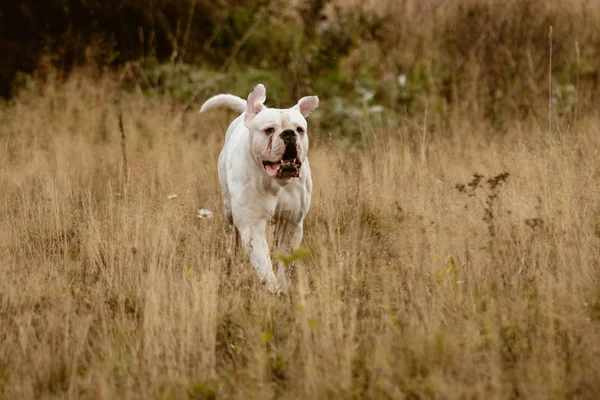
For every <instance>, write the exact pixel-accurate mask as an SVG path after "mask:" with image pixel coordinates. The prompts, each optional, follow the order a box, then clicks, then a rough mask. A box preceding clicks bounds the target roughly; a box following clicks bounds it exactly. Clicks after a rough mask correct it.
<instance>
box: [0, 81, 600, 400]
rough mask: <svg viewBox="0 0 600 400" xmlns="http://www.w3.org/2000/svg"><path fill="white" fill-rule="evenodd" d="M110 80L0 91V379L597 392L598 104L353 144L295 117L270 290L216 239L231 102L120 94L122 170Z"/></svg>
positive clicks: (11, 389)
mask: <svg viewBox="0 0 600 400" xmlns="http://www.w3.org/2000/svg"><path fill="white" fill-rule="evenodd" d="M114 95H115V83H114V82H113V81H111V80H110V79H95V80H91V79H86V78H81V77H77V76H75V77H73V78H72V79H70V80H69V81H68V82H67V83H66V84H65V85H60V86H52V85H49V86H47V87H46V88H45V89H44V90H42V91H41V94H40V95H34V94H24V95H21V96H20V97H18V98H17V99H16V100H15V102H14V103H13V104H11V105H9V106H6V107H4V108H3V109H2V111H1V113H2V114H0V118H2V119H3V121H2V127H1V128H0V136H1V141H0V144H1V146H0V149H2V151H1V157H0V165H1V168H2V169H1V175H0V202H1V205H2V206H1V208H0V237H1V238H2V239H1V243H0V246H1V247H0V251H1V255H2V257H1V259H2V266H1V268H0V321H1V326H0V397H2V398H11V399H16V398H22V399H25V398H80V397H84V398H106V399H115V398H144V399H147V398H195V399H199V398H205V399H210V398H244V399H250V398H273V397H276V398H351V397H365V398H403V397H406V398H448V399H451V398H509V397H513V398H517V397H521V398H598V397H600V383H598V380H597V378H598V376H600V363H599V362H598V357H599V356H600V292H599V287H600V286H599V284H600V272H599V271H600V269H599V267H600V265H599V260H600V201H599V199H600V176H599V174H600V157H599V155H598V148H599V146H600V120H599V119H598V118H589V119H586V120H583V121H581V122H579V123H578V124H577V125H576V126H574V127H571V128H570V130H569V132H568V133H567V132H563V133H562V134H560V133H559V134H557V135H556V136H548V135H547V134H545V133H544V132H543V131H541V130H540V129H537V128H531V127H525V126H519V125H515V126H513V127H512V128H510V129H508V130H507V132H508V133H507V134H506V135H505V136H504V137H502V138H495V139H490V138H489V137H488V136H487V135H486V132H485V130H486V129H485V127H484V126H483V125H481V124H478V123H476V122H468V121H454V123H453V124H452V127H449V128H448V129H449V131H450V133H449V134H447V132H444V133H443V132H441V131H437V130H434V131H433V132H429V133H428V136H427V137H426V138H425V139H424V140H421V138H413V137H412V136H413V135H412V134H411V130H410V129H409V128H402V127H400V128H398V129H397V130H393V131H387V132H378V133H377V135H376V137H375V139H374V140H373V141H372V143H370V144H368V145H367V148H366V149H365V150H364V152H362V153H360V154H352V155H348V154H346V153H344V152H342V151H340V150H338V148H337V147H336V146H334V145H333V144H332V143H329V142H327V141H325V140H321V141H319V140H317V135H316V134H315V132H313V148H312V150H311V155H310V158H311V163H312V166H313V170H314V183H315V192H314V195H313V206H312V210H311V212H310V214H309V219H308V221H307V226H306V230H305V232H306V236H305V241H304V245H305V246H306V247H307V248H308V249H310V252H311V253H310V255H309V256H308V257H306V258H305V259H303V260H302V261H300V262H299V263H298V264H297V266H296V277H295V281H294V284H293V288H292V290H291V293H290V296H289V297H283V298H277V297H274V296H272V295H269V294H268V293H267V292H266V291H265V290H263V289H262V288H261V287H260V286H259V285H258V284H257V283H256V280H255V275H254V273H253V271H252V270H251V268H250V267H249V266H248V265H247V264H246V263H245V261H244V260H245V259H244V258H243V257H241V256H240V257H239V259H233V260H232V259H230V258H229V257H228V256H227V255H226V251H225V245H224V241H225V238H224V234H225V230H224V221H223V218H222V216H221V210H222V208H221V204H220V194H219V189H218V183H217V174H216V160H217V157H218V153H219V149H220V145H221V143H222V141H223V137H224V130H225V128H226V126H227V123H228V117H226V116H225V115H223V114H221V115H220V114H215V115H208V116H202V117H201V116H199V115H197V114H196V113H194V112H189V113H185V114H184V115H181V114H179V113H178V108H177V107H172V106H171V105H170V104H168V103H166V102H161V101H157V100H148V99H144V97H143V96H142V95H137V94H133V95H125V94H121V96H122V100H121V105H120V107H122V110H123V115H124V130H125V133H126V136H127V137H126V140H127V151H128V167H129V169H130V181H129V184H128V185H125V182H124V176H123V170H122V154H121V133H120V132H119V128H118V109H117V106H115V105H114V104H113V103H112V98H113V96H114ZM442 133H443V134H442ZM423 144H424V145H425V146H426V147H425V148H421V147H420V146H422V145H423ZM422 150H425V151H422ZM504 172H508V173H509V174H510V175H509V176H508V177H507V178H506V179H505V181H503V182H498V183H497V185H495V186H494V184H493V183H491V182H487V181H486V179H489V178H493V177H495V176H497V175H499V174H501V173H504ZM473 173H480V174H482V175H483V176H484V177H483V178H481V179H480V180H479V182H473V181H472V174H473ZM468 183H471V185H468ZM457 184H462V185H464V187H463V186H459V187H458V188H457ZM492 186H494V188H492ZM459 189H460V190H459ZM172 193H175V194H177V195H178V197H177V198H175V199H173V200H168V199H167V196H169V195H170V194H172ZM200 207H203V208H209V209H212V210H214V211H215V218H214V219H213V220H208V221H207V220H199V219H196V218H195V211H196V210H197V209H198V208H200ZM240 263H244V265H243V266H242V267H240Z"/></svg>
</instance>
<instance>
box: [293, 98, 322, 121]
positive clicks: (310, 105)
mask: <svg viewBox="0 0 600 400" xmlns="http://www.w3.org/2000/svg"><path fill="white" fill-rule="evenodd" d="M317 107H319V98H318V97H317V96H306V97H303V98H301V99H300V100H299V101H298V104H296V105H295V106H294V107H293V108H294V110H298V111H299V112H300V114H302V116H303V117H307V116H308V115H309V114H310V113H311V112H313V111H315V108H317Z"/></svg>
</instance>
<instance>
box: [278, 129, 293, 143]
mask: <svg viewBox="0 0 600 400" xmlns="http://www.w3.org/2000/svg"><path fill="white" fill-rule="evenodd" d="M279 137H281V139H282V140H283V141H284V142H288V141H293V140H294V139H296V132H294V131H293V130H291V129H286V130H285V131H283V132H281V135H279Z"/></svg>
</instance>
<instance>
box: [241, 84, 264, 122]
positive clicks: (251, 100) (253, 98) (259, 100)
mask: <svg viewBox="0 0 600 400" xmlns="http://www.w3.org/2000/svg"><path fill="white" fill-rule="evenodd" d="M265 100H267V90H266V89H265V87H264V85H263V84H262V83H259V84H258V85H256V86H255V87H254V90H253V91H252V93H250V94H249V95H248V101H247V102H246V117H245V119H244V122H246V125H248V124H249V123H250V121H252V119H253V118H254V117H255V116H256V114H258V113H259V112H261V111H262V110H263V109H264V108H265V106H264V102H265Z"/></svg>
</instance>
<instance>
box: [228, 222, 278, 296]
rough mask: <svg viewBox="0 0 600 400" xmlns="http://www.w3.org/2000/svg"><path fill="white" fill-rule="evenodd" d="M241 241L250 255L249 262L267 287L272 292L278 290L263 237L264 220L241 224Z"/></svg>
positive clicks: (266, 244) (239, 228)
mask: <svg viewBox="0 0 600 400" xmlns="http://www.w3.org/2000/svg"><path fill="white" fill-rule="evenodd" d="M238 230H239V231H240V236H241V238H242V243H243V245H244V248H246V251H247V252H248V254H249V256H250V264H251V265H252V267H254V269H255V270H256V273H257V274H258V277H259V279H260V280H261V281H266V283H267V288H268V289H269V291H271V292H273V293H277V292H278V291H279V284H278V283H277V278H276V277H275V273H273V266H272V264H271V255H270V254H269V244H268V243H267V239H266V237H265V232H266V222H263V221H260V222H256V223H253V224H250V223H248V224H243V225H242V226H239V227H238Z"/></svg>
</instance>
